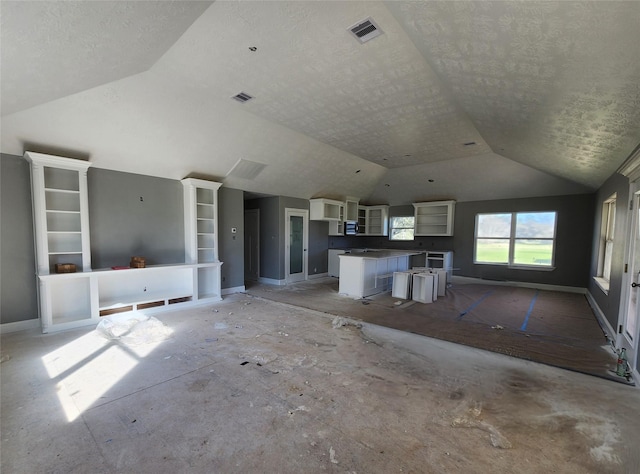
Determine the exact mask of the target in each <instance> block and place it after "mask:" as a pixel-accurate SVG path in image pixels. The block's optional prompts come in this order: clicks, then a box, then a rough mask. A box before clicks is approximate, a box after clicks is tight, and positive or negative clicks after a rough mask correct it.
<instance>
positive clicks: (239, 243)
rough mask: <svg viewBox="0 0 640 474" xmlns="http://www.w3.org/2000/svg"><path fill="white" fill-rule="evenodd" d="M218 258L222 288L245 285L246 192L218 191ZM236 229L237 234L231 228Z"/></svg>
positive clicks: (226, 189) (233, 190) (235, 190)
mask: <svg viewBox="0 0 640 474" xmlns="http://www.w3.org/2000/svg"><path fill="white" fill-rule="evenodd" d="M218 200H219V206H218V220H219V223H218V245H219V249H218V257H219V258H220V261H221V262H223V264H222V285H221V286H222V288H236V287H238V286H243V285H244V191H240V190H238V189H231V188H225V187H224V186H223V187H221V188H220V189H219V190H218ZM233 227H235V228H236V233H235V234H233V233H232V232H231V228H233Z"/></svg>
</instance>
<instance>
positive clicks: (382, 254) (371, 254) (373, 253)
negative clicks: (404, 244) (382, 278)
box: [338, 250, 424, 259]
mask: <svg viewBox="0 0 640 474" xmlns="http://www.w3.org/2000/svg"><path fill="white" fill-rule="evenodd" d="M421 253H424V251H422V250H364V251H361V252H351V253H344V254H340V255H338V256H339V257H340V258H349V257H351V258H352V257H358V258H372V259H380V258H392V257H402V256H405V255H420V254H421Z"/></svg>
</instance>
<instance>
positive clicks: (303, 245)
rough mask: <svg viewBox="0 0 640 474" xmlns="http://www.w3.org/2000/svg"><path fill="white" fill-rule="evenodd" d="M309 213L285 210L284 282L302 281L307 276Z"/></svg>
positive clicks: (298, 210)
mask: <svg viewBox="0 0 640 474" xmlns="http://www.w3.org/2000/svg"><path fill="white" fill-rule="evenodd" d="M308 246H309V211H308V210H306V209H291V208H285V281H286V282H287V283H294V282H297V281H304V280H306V279H307V276H308V255H309V253H308V252H307V248H308Z"/></svg>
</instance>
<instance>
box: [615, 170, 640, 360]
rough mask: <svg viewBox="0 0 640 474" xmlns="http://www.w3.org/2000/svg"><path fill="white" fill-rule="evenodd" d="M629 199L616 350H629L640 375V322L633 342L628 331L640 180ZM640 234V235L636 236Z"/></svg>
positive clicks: (639, 225)
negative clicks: (639, 359)
mask: <svg viewBox="0 0 640 474" xmlns="http://www.w3.org/2000/svg"><path fill="white" fill-rule="evenodd" d="M629 197H630V201H631V205H630V210H629V214H630V218H629V219H628V220H627V221H628V222H627V230H626V235H625V238H626V243H625V258H626V260H625V262H626V265H628V271H626V272H625V273H623V277H622V285H623V286H622V288H623V291H622V294H621V295H620V296H621V298H620V311H619V314H618V328H617V331H616V348H617V349H620V348H622V347H624V348H626V349H627V357H628V362H629V366H630V367H631V370H633V371H636V373H638V369H640V368H639V367H637V363H636V362H637V357H638V350H639V347H640V320H637V321H636V329H635V334H632V337H633V340H630V339H629V337H628V335H627V331H626V323H627V317H628V313H629V303H630V301H631V297H632V291H640V290H632V288H631V284H632V283H634V282H635V275H636V274H638V272H640V268H632V266H633V264H632V262H634V260H635V255H634V253H635V252H640V249H637V248H636V240H637V237H640V219H639V217H640V215H639V214H640V208H639V206H640V179H638V180H636V181H633V182H632V183H631V184H630V186H629ZM636 234H638V235H636ZM636 283H640V282H636ZM638 296H640V295H638ZM636 304H637V305H640V297H638V298H637V299H636ZM638 311H640V308H637V309H636V313H637V312H638Z"/></svg>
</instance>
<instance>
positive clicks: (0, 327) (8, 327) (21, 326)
mask: <svg viewBox="0 0 640 474" xmlns="http://www.w3.org/2000/svg"><path fill="white" fill-rule="evenodd" d="M39 327H40V318H38V319H27V320H26V321H16V322H14V323H4V324H0V334H6V333H10V332H17V331H25V330H27V329H35V328H39Z"/></svg>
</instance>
